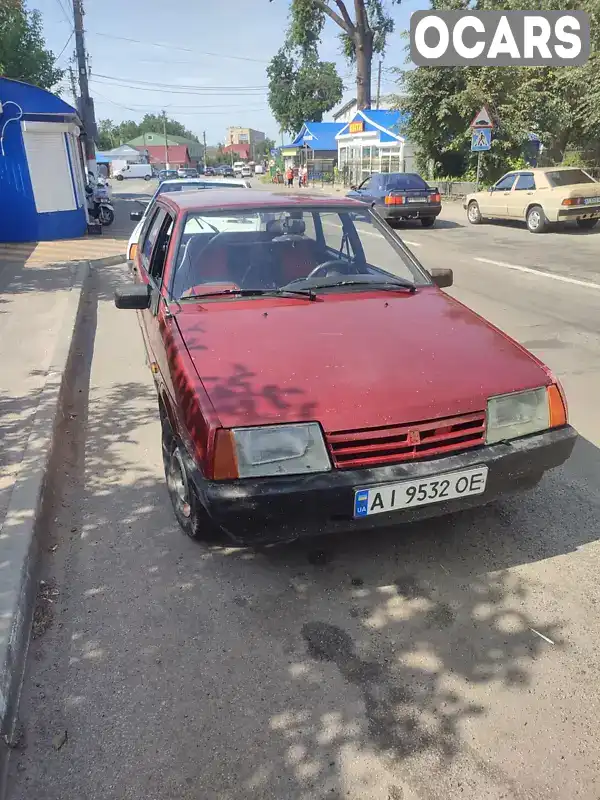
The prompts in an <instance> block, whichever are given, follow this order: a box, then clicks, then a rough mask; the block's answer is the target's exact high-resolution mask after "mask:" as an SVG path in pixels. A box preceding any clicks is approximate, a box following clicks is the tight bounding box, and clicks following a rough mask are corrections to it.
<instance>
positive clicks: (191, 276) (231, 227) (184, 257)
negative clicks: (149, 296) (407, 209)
mask: <svg viewBox="0 0 600 800" xmlns="http://www.w3.org/2000/svg"><path fill="white" fill-rule="evenodd" d="M384 231H385V232H384ZM430 283H431V281H430V279H429V277H428V275H427V273H426V272H425V271H424V270H422V268H420V266H419V265H418V263H417V262H416V261H413V260H412V258H411V256H410V254H408V253H407V252H405V251H404V250H403V248H402V246H401V244H400V243H399V242H398V240H397V239H396V238H395V236H394V234H392V233H391V232H389V233H388V232H387V229H385V226H384V225H383V223H381V222H379V221H378V220H377V219H376V218H375V217H374V216H373V214H372V213H371V211H370V210H364V211H363V210H361V211H360V212H358V213H357V212H356V210H355V209H353V208H348V207H340V208H336V209H332V208H331V207H329V208H304V209H302V210H298V209H291V208H280V209H277V210H274V209H260V210H259V209H253V210H245V211H240V210H237V209H234V210H232V211H230V212H227V213H224V212H223V211H219V212H217V211H214V212H213V211H203V212H199V211H198V212H190V213H189V214H188V215H187V217H186V220H185V224H184V227H183V233H182V235H181V240H180V243H179V249H178V253H177V259H176V262H175V270H174V273H173V275H172V278H171V284H170V292H171V295H172V297H174V298H175V299H177V300H182V299H184V298H191V297H194V296H199V295H207V294H215V293H217V294H218V292H223V293H231V292H235V291H238V290H244V291H257V292H261V291H262V292H264V291H273V292H278V291H281V292H285V291H286V289H289V290H309V289H314V291H316V292H325V291H326V292H335V291H348V290H352V291H358V292H360V291H373V290H375V289H376V288H377V286H380V287H381V288H382V289H384V288H385V289H386V290H387V289H390V288H392V289H393V288H394V286H390V284H394V285H395V286H398V287H399V289H400V288H403V289H404V290H405V289H406V287H407V285H408V286H410V287H412V286H416V287H419V286H426V285H429V284H430ZM229 297H231V294H229ZM212 299H214V298H212ZM217 299H218V298H217Z"/></svg>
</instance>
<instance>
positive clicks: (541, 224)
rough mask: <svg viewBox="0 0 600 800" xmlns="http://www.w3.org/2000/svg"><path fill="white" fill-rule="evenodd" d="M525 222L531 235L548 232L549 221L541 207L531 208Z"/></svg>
mask: <svg viewBox="0 0 600 800" xmlns="http://www.w3.org/2000/svg"><path fill="white" fill-rule="evenodd" d="M525 221H526V223H527V230H528V231H529V233H545V232H546V231H547V230H548V219H547V217H546V215H545V214H544V209H543V208H542V207H541V206H531V208H530V209H529V210H528V211H527V217H526V219H525Z"/></svg>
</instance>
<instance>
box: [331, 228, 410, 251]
mask: <svg viewBox="0 0 600 800" xmlns="http://www.w3.org/2000/svg"><path fill="white" fill-rule="evenodd" d="M322 224H323V225H327V227H328V228H339V230H342V226H341V225H338V224H337V223H336V222H323V223H322ZM359 225H360V223H358V224H357V226H356V230H357V231H358V232H359V233H364V235H365V236H379V238H380V239H383V238H384V236H383V233H380V232H379V231H377V232H375V231H365V230H363V228H359V227H358V226H359ZM398 238H399V239H401V240H402V241H403V242H404V244H408V245H410V246H411V247H421V242H409V240H408V239H404V238H402V236H399V237H398Z"/></svg>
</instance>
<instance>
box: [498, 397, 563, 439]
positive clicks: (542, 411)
mask: <svg viewBox="0 0 600 800" xmlns="http://www.w3.org/2000/svg"><path fill="white" fill-rule="evenodd" d="M548 428H550V407H549V402H548V390H547V389H546V387H545V386H543V387H541V388H540V389H532V390H530V391H527V392H513V393H512V394H503V395H498V396H497V397H490V399H489V400H488V403H487V424H486V444H494V443H495V442H502V441H504V440H506V439H516V438H518V437H519V436H527V435H529V434H530V433H538V432H539V431H545V430H547V429H548Z"/></svg>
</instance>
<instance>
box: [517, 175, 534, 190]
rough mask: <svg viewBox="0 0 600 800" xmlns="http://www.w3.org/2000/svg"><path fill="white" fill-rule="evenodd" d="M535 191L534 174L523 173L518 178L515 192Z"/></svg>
mask: <svg viewBox="0 0 600 800" xmlns="http://www.w3.org/2000/svg"><path fill="white" fill-rule="evenodd" d="M534 189H535V178H534V177H533V172H523V173H522V174H521V175H519V177H518V178H517V185H516V186H515V191H516V192H520V191H528V192H532V191H533V190H534Z"/></svg>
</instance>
